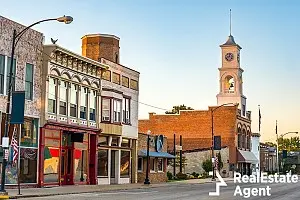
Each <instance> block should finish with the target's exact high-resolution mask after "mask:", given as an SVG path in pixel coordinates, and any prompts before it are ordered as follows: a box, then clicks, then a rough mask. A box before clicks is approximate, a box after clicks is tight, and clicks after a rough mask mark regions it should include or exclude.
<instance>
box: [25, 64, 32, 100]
mask: <svg viewBox="0 0 300 200" xmlns="http://www.w3.org/2000/svg"><path fill="white" fill-rule="evenodd" d="M28 65H31V66H32V72H31V78H32V80H31V82H30V81H27V80H26V75H27V66H28ZM24 75H25V78H24V80H25V81H24V84H25V86H24V90H25V99H26V100H30V101H32V100H33V94H34V65H33V64H31V63H26V65H25V73H24ZM27 82H29V83H30V84H31V85H30V89H31V90H30V92H31V93H30V98H29V99H27V98H26V83H27Z"/></svg>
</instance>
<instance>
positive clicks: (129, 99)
mask: <svg viewBox="0 0 300 200" xmlns="http://www.w3.org/2000/svg"><path fill="white" fill-rule="evenodd" d="M126 100H128V110H127V104H126ZM123 105H124V106H125V108H123ZM124 111H125V113H124ZM130 111H131V98H130V97H127V96H123V100H122V123H123V124H127V125H131V112H130ZM126 112H128V118H126ZM127 120H128V121H127Z"/></svg>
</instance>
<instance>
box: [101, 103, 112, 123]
mask: <svg viewBox="0 0 300 200" xmlns="http://www.w3.org/2000/svg"><path fill="white" fill-rule="evenodd" d="M101 113H102V121H110V99H105V98H103V99H102V111H101Z"/></svg>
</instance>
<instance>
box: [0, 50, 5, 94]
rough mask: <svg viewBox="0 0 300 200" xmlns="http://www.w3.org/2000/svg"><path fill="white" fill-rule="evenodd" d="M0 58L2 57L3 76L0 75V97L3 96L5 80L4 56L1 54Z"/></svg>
mask: <svg viewBox="0 0 300 200" xmlns="http://www.w3.org/2000/svg"><path fill="white" fill-rule="evenodd" d="M0 57H3V59H4V60H3V74H1V73H0V76H2V82H1V79H0V94H1V95H4V93H5V90H6V88H5V83H6V81H5V79H6V56H5V55H3V54H0Z"/></svg>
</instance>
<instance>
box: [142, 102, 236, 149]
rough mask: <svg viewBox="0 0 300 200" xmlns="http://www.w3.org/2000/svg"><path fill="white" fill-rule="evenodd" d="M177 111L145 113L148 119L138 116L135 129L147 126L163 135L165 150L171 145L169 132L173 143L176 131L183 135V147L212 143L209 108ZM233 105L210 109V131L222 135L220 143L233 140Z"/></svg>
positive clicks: (224, 144) (177, 137)
mask: <svg viewBox="0 0 300 200" xmlns="http://www.w3.org/2000/svg"><path fill="white" fill-rule="evenodd" d="M212 108H213V107H210V108H209V110H195V111H194V110H193V111H181V112H180V114H175V115H173V114H171V115H169V114H166V115H155V114H154V113H150V114H149V120H139V132H142V133H145V132H146V131H147V130H151V131H152V132H153V133H161V134H164V135H166V136H167V138H168V140H169V141H168V146H169V150H172V149H173V137H174V136H173V135H174V133H176V135H177V136H176V143H177V144H179V135H182V138H183V151H189V150H197V149H203V148H210V147H211V145H212V134H211V125H212V120H211V112H210V110H211V109H212ZM236 123H237V109H236V107H233V106H227V107H221V108H219V109H218V110H216V111H214V135H215V136H218V135H221V136H222V144H221V145H222V146H232V147H234V146H235V144H236V141H235V137H236Z"/></svg>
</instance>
